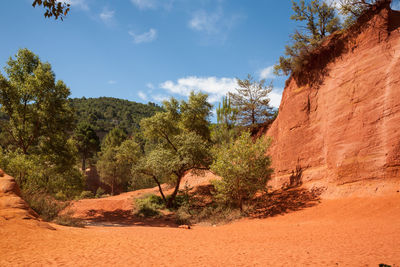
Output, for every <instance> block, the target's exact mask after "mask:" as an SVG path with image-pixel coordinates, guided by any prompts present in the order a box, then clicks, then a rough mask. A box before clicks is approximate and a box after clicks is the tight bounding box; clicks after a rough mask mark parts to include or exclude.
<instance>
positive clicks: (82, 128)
mask: <svg viewBox="0 0 400 267" xmlns="http://www.w3.org/2000/svg"><path fill="white" fill-rule="evenodd" d="M74 140H75V143H76V147H77V149H78V152H79V154H80V155H81V158H82V171H85V170H86V159H88V158H90V157H92V156H93V154H94V153H96V152H97V151H99V150H100V140H99V137H98V136H97V134H96V132H95V131H94V130H93V128H92V127H91V126H90V125H89V124H80V125H78V127H77V128H76V130H75V134H74Z"/></svg>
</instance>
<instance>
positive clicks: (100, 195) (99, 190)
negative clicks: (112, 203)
mask: <svg viewBox="0 0 400 267" xmlns="http://www.w3.org/2000/svg"><path fill="white" fill-rule="evenodd" d="M105 192H106V191H105V190H104V189H103V188H101V187H99V188H97V190H96V198H101V197H102V196H103V195H104V193H105Z"/></svg>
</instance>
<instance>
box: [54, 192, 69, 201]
mask: <svg viewBox="0 0 400 267" xmlns="http://www.w3.org/2000/svg"><path fill="white" fill-rule="evenodd" d="M54 197H55V198H56V199H57V200H61V201H66V200H67V199H68V198H67V195H66V194H65V193H64V192H63V191H59V192H57V194H55V196H54Z"/></svg>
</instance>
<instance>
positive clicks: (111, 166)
mask: <svg viewBox="0 0 400 267" xmlns="http://www.w3.org/2000/svg"><path fill="white" fill-rule="evenodd" d="M110 133H111V132H110ZM115 144H118V142H114V143H112V142H111V141H110V143H109V145H106V146H105V148H104V150H103V151H102V152H101V155H100V158H99V160H98V162H97V170H98V171H99V174H100V179H101V180H102V182H104V183H105V184H107V185H109V186H111V194H114V192H115V189H116V186H121V185H122V186H124V187H126V186H127V185H128V183H129V181H130V180H131V175H130V170H131V168H132V165H134V164H136V162H137V161H138V160H139V156H140V154H141V151H140V147H139V145H138V144H137V143H136V142H135V141H133V140H131V139H128V140H125V141H124V142H122V143H121V144H120V145H119V146H114V145H115Z"/></svg>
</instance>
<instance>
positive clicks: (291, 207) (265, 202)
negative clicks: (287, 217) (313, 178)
mask: <svg viewBox="0 0 400 267" xmlns="http://www.w3.org/2000/svg"><path fill="white" fill-rule="evenodd" d="M320 195H321V192H320V191H319V190H313V191H309V190H307V189H304V188H301V187H294V188H288V189H280V190H277V191H274V192H272V193H269V194H264V195H262V196H259V197H258V198H257V199H256V204H255V206H254V208H253V209H252V211H251V212H250V214H249V217H250V218H268V217H272V216H277V215H283V214H286V213H290V212H294V211H299V210H302V209H305V208H309V207H313V206H315V205H317V204H318V203H319V202H320V197H319V196H320Z"/></svg>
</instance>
